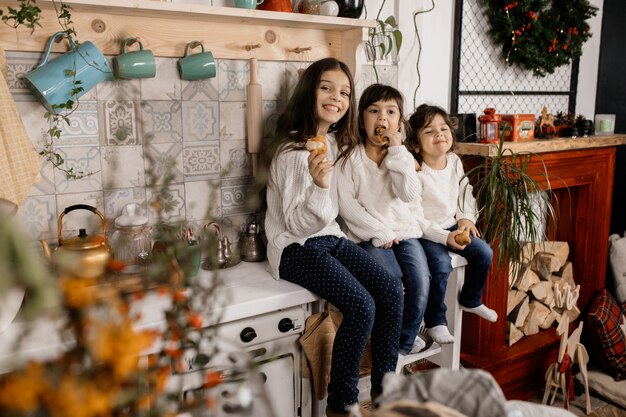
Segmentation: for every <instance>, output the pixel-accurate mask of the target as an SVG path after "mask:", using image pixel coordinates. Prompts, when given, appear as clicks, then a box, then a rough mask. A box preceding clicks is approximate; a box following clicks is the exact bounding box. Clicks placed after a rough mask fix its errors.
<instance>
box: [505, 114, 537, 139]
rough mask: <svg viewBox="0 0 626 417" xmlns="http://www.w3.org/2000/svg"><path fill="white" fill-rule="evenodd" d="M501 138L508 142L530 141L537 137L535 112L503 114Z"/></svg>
mask: <svg viewBox="0 0 626 417" xmlns="http://www.w3.org/2000/svg"><path fill="white" fill-rule="evenodd" d="M500 138H501V139H502V140H505V141H507V142H528V141H531V140H534V139H535V115H534V114H503V115H502V121H501V122H500Z"/></svg>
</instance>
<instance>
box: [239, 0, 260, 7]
mask: <svg viewBox="0 0 626 417" xmlns="http://www.w3.org/2000/svg"><path fill="white" fill-rule="evenodd" d="M263 1H265V0H235V7H238V8H240V9H256V7H257V6H258V5H259V4H261V3H263Z"/></svg>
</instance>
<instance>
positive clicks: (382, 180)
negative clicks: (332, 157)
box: [335, 145, 423, 247]
mask: <svg viewBox="0 0 626 417" xmlns="http://www.w3.org/2000/svg"><path fill="white" fill-rule="evenodd" d="M335 169H338V171H337V186H338V188H339V215H340V216H341V219H342V220H343V221H344V223H345V231H346V234H347V235H348V238H350V239H351V240H353V241H355V242H362V241H371V242H372V244H373V245H374V246H376V247H379V246H381V245H383V244H385V243H388V242H391V241H393V240H394V239H398V240H405V239H410V238H418V237H421V236H422V229H421V227H420V222H421V221H422V220H423V212H422V207H421V197H420V191H421V190H420V188H419V182H418V180H417V175H416V172H415V160H414V159H413V156H412V155H411V154H410V153H409V151H408V150H407V149H406V148H405V147H404V146H392V147H390V148H389V152H388V154H387V156H386V157H385V159H383V162H382V163H381V164H380V166H378V165H377V164H376V163H375V162H374V161H372V160H371V159H370V158H369V157H368V156H367V154H366V153H365V147H364V146H363V145H359V147H358V148H356V149H355V151H354V152H353V153H352V155H350V158H349V159H348V160H347V161H346V164H345V166H344V165H343V164H341V163H340V164H339V165H338V166H337V167H336V168H335Z"/></svg>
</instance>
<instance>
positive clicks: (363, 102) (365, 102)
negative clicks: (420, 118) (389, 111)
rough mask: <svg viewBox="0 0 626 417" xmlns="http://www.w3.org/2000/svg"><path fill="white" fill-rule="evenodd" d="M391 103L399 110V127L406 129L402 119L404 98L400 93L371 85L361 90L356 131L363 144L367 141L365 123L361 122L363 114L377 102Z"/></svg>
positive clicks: (378, 85) (383, 86) (388, 86)
mask: <svg viewBox="0 0 626 417" xmlns="http://www.w3.org/2000/svg"><path fill="white" fill-rule="evenodd" d="M380 100H382V101H392V100H394V101H395V102H396V104H397V105H398V108H399V109H400V126H404V127H405V128H406V119H405V118H404V111H403V110H402V109H403V108H404V98H403V97H402V93H400V92H399V91H398V90H397V89H395V88H394V87H392V86H390V85H383V84H372V85H370V86H369V87H367V88H366V89H365V90H363V94H361V99H360V100H359V115H358V123H357V124H358V129H359V139H360V140H361V142H363V143H365V141H366V140H367V132H366V131H365V122H364V121H363V113H364V112H365V109H367V108H368V107H369V106H370V105H372V104H373V103H376V102H377V101H380Z"/></svg>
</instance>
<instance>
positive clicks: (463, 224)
mask: <svg viewBox="0 0 626 417" xmlns="http://www.w3.org/2000/svg"><path fill="white" fill-rule="evenodd" d="M409 125H410V130H411V133H410V134H409V137H408V139H407V143H408V146H409V148H410V149H412V152H413V154H414V156H415V158H416V160H417V161H418V162H419V163H420V164H421V167H422V170H421V171H420V172H419V173H418V176H417V177H418V180H419V182H420V185H421V190H422V205H423V208H424V219H425V221H424V222H423V225H422V226H423V231H424V237H423V238H422V239H420V243H421V244H422V247H423V248H424V251H425V252H426V256H427V258H428V268H429V269H430V273H431V276H432V281H431V285H430V293H429V295H428V304H427V306H426V313H425V315H424V323H425V325H426V327H427V328H428V331H429V334H430V336H431V337H432V338H433V339H434V340H435V342H437V343H452V342H453V341H454V338H453V337H452V335H451V334H450V332H449V330H448V327H447V322H446V305H445V303H444V296H445V293H446V286H447V284H448V276H449V275H450V272H452V264H451V259H450V255H449V253H448V251H451V252H454V253H458V254H459V255H461V256H463V257H464V258H465V259H467V263H468V265H467V267H466V269H465V284H464V285H463V289H462V290H461V294H460V296H459V304H460V306H461V308H462V309H463V310H465V311H468V312H470V313H473V314H477V315H479V316H480V317H482V318H484V319H486V320H489V321H492V322H495V321H496V320H497V319H498V314H497V313H496V312H495V311H494V310H492V309H490V308H488V307H487V306H485V305H484V304H483V303H482V301H481V296H482V293H483V290H484V288H485V283H486V281H487V276H488V274H489V268H490V267H491V260H492V258H493V251H492V250H491V247H489V245H488V244H487V243H486V242H485V241H484V240H481V239H479V237H480V233H479V232H478V229H477V228H476V225H475V223H476V215H477V214H476V200H475V199H474V196H473V195H472V186H471V185H470V184H469V181H468V180H467V178H464V175H465V172H464V170H463V164H462V163H461V160H460V159H459V157H458V156H457V155H456V154H454V153H453V152H452V147H453V145H454V138H453V130H452V129H453V125H452V123H451V121H450V118H449V116H448V114H447V113H446V111H445V110H443V109H442V108H440V107H437V106H431V105H426V104H422V105H421V106H419V107H418V108H417V109H416V110H415V113H413V114H412V115H411V117H410V118H409ZM464 232H469V234H470V235H471V242H470V243H467V244H459V243H457V241H456V240H455V237H456V236H457V235H460V234H461V233H464Z"/></svg>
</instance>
